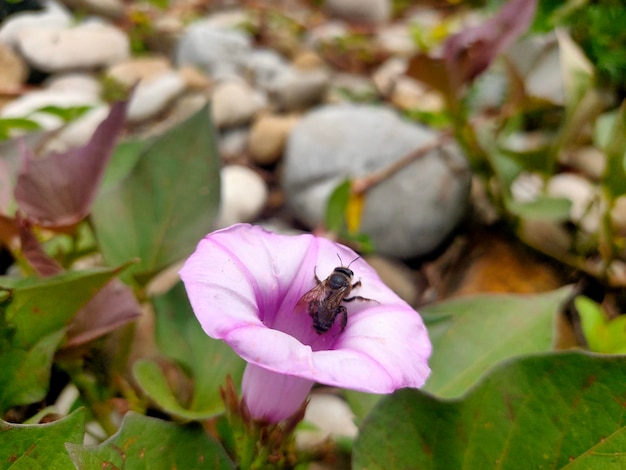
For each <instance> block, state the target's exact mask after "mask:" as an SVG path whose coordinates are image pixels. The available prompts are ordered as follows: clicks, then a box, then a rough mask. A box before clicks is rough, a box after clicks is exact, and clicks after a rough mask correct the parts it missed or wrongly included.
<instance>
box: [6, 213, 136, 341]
mask: <svg viewBox="0 0 626 470" xmlns="http://www.w3.org/2000/svg"><path fill="white" fill-rule="evenodd" d="M18 224H19V229H20V242H21V246H22V254H23V255H24V257H25V258H26V260H27V261H28V262H29V263H30V265H31V266H32V267H33V268H34V269H35V271H36V272H37V274H39V275H40V276H43V277H48V276H54V275H57V274H61V273H63V272H64V271H65V270H64V269H63V267H62V266H61V265H60V264H59V263H57V262H56V260H54V259H53V258H51V257H50V256H48V255H47V254H46V253H45V252H44V250H43V249H42V247H41V244H40V243H39V240H37V238H36V237H35V235H34V234H33V232H32V231H31V230H30V223H29V222H28V221H27V220H24V219H21V218H19V217H18ZM139 315H141V306H140V305H139V302H137V299H136V298H135V296H134V295H133V292H132V290H131V289H130V288H129V287H127V286H126V285H124V284H123V283H122V282H121V281H119V280H118V279H113V280H111V281H110V282H109V283H108V284H106V285H105V286H104V287H102V289H101V290H99V291H98V292H97V293H96V294H95V295H94V296H93V297H92V298H91V300H89V302H87V303H86V304H85V305H84V307H82V308H81V309H80V310H79V311H78V313H77V314H76V316H75V317H74V318H73V319H72V321H71V323H70V324H69V327H68V330H67V342H66V343H65V344H64V347H66V348H68V347H73V346H78V345H80V344H84V343H87V342H89V341H92V340H94V339H96V338H99V337H100V336H103V335H105V334H107V333H110V332H112V331H113V330H115V329H117V328H119V327H120V326H122V325H125V324H126V323H129V322H131V321H133V320H134V319H135V318H137V317H138V316H139Z"/></svg>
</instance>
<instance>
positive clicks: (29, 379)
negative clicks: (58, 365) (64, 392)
mask: <svg viewBox="0 0 626 470" xmlns="http://www.w3.org/2000/svg"><path fill="white" fill-rule="evenodd" d="M64 335H65V330H59V331H57V332H55V333H52V334H51V335H48V336H44V337H43V338H42V339H41V340H39V341H38V342H37V343H35V344H34V345H33V346H32V347H31V348H29V349H22V348H13V349H8V350H6V351H3V352H2V353H0V414H2V413H3V412H4V411H6V410H8V409H9V408H11V407H12V406H17V405H30V404H31V403H36V402H38V401H41V400H43V399H44V398H45V396H46V394H47V393H48V387H49V384H50V369H51V367H52V360H53V358H54V353H55V352H56V350H57V346H58V345H59V343H60V342H61V340H62V339H63V336H64ZM0 436H1V434H0Z"/></svg>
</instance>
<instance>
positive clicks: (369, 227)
mask: <svg viewBox="0 0 626 470" xmlns="http://www.w3.org/2000/svg"><path fill="white" fill-rule="evenodd" d="M435 137H436V134H435V133H434V132H432V131H430V130H428V129H426V128H423V127H420V126H417V125H413V124H410V123H408V122H405V121H402V120H401V119H400V118H399V117H398V116H397V115H396V114H395V113H394V112H392V111H390V110H389V109H386V108H378V107H373V106H356V105H329V106H325V107H323V108H320V109H318V110H316V111H313V112H311V113H309V114H308V115H306V116H305V117H304V118H303V119H302V120H301V121H300V122H299V123H298V125H296V127H295V128H294V129H293V130H292V132H291V135H290V136H289V139H288V142H287V147H286V152H285V156H284V159H285V168H284V173H283V187H284V189H285V193H286V200H287V204H288V205H289V207H290V209H291V210H292V211H293V213H294V214H295V215H296V216H297V217H298V218H299V219H300V220H302V221H303V222H305V223H306V224H308V225H309V226H310V227H316V226H318V225H319V224H321V223H322V221H323V219H324V212H325V208H326V203H327V200H328V197H329V195H330V193H331V192H332V190H333V189H334V188H335V187H336V186H337V185H338V184H339V183H340V182H341V181H342V180H344V179H345V178H354V177H362V176H365V175H369V174H371V173H372V172H375V171H377V170H380V169H382V168H386V167H387V166H388V165H390V164H391V163H393V162H395V161H397V160H398V159H400V158H402V157H403V156H405V155H406V154H407V153H409V152H411V151H414V150H416V149H418V148H420V147H422V146H424V145H427V144H429V143H431V142H432V141H433V139H434V138H435ZM469 186H470V172H469V169H468V167H467V163H466V161H465V159H464V158H463V156H462V155H461V153H460V151H459V150H458V148H457V147H456V146H453V145H446V146H445V147H443V148H441V149H439V150H435V151H432V152H430V153H428V154H427V155H426V156H424V157H422V158H420V159H418V160H417V161H414V162H413V163H411V164H410V165H408V166H407V167H405V168H404V169H402V170H401V171H400V172H397V173H396V174H394V175H393V176H392V177H390V178H388V179H387V180H385V181H383V182H382V183H380V184H379V185H377V186H375V187H374V188H372V189H371V190H370V191H369V192H368V193H367V196H366V202H365V208H364V213H363V220H362V226H361V231H362V232H363V233H365V234H367V235H369V236H370V237H371V238H372V240H373V242H374V244H375V247H376V249H377V251H378V252H379V253H381V254H387V255H390V256H396V257H402V258H408V257H413V256H419V255H423V254H426V253H428V252H429V251H431V250H433V249H434V248H436V247H437V245H438V244H439V243H441V242H442V241H443V240H444V238H445V237H446V236H447V235H448V234H449V233H450V232H451V231H452V229H453V228H454V227H455V226H456V224H457V223H458V222H459V221H460V219H461V218H462V217H463V214H464V211H465V208H466V205H467V200H468V192H469Z"/></svg>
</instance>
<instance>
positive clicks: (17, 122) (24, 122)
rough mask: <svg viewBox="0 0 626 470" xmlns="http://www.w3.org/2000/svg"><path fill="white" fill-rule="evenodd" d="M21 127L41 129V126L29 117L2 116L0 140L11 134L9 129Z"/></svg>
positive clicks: (0, 120)
mask: <svg viewBox="0 0 626 470" xmlns="http://www.w3.org/2000/svg"><path fill="white" fill-rule="evenodd" d="M13 129H22V130H25V131H30V132H33V131H36V130H39V129H41V126H40V125H39V124H38V123H37V122H35V121H31V120H30V119H24V118H2V119H0V141H2V140H6V139H8V138H9V137H10V135H11V130H13Z"/></svg>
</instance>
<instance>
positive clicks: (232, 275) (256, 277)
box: [180, 224, 431, 422]
mask: <svg viewBox="0 0 626 470" xmlns="http://www.w3.org/2000/svg"><path fill="white" fill-rule="evenodd" d="M338 255H339V257H341V259H342V260H343V263H344V265H347V264H348V263H350V262H352V263H351V265H350V270H352V271H353V272H354V279H353V282H356V281H358V280H360V281H361V282H362V285H361V287H358V288H356V289H354V291H353V292H352V293H351V294H350V295H351V296H353V295H357V296H363V297H365V298H369V299H374V300H376V302H365V301H359V300H355V301H352V302H349V303H343V304H342V305H345V306H346V308H347V309H348V323H347V326H346V328H345V330H343V331H342V330H341V316H339V317H337V319H336V321H335V323H334V325H333V326H332V328H331V329H330V330H329V331H327V332H325V333H322V334H318V333H317V332H316V331H315V329H314V327H313V320H312V318H311V316H310V315H309V314H308V311H307V308H306V307H305V308H298V309H295V307H296V304H297V303H298V300H299V299H300V298H301V297H302V295H303V294H305V293H306V292H308V291H309V290H310V289H311V288H313V287H314V286H315V285H316V283H315V278H314V270H316V271H317V275H318V277H319V278H320V279H321V280H324V279H325V278H326V277H327V276H328V275H329V274H330V273H331V272H332V271H333V269H334V268H335V267H337V266H339V264H340V263H339V259H338V257H337V256H338ZM357 256H358V255H357V254H356V253H355V252H354V251H352V250H351V249H349V248H347V247H345V246H343V245H339V244H336V243H334V242H332V241H330V240H327V239H325V238H319V237H315V236H313V235H309V234H306V235H298V236H286V235H277V234H274V233H271V232H268V231H266V230H264V229H263V228H261V227H256V226H251V225H247V224H239V225H234V226H232V227H229V228H227V229H224V230H219V231H217V232H213V233H211V234H209V235H207V236H206V237H205V238H204V239H203V240H201V241H200V243H199V245H198V247H197V248H196V251H195V253H194V254H192V255H191V256H190V257H189V259H188V260H187V261H186V263H185V265H184V266H183V268H182V270H181V271H180V275H181V278H182V279H183V282H184V284H185V287H186V289H187V294H188V296H189V299H190V302H191V305H192V307H193V310H194V312H195V314H196V316H197V317H198V320H199V321H200V324H201V325H202V328H203V329H204V331H205V332H206V333H207V335H209V336H210V337H212V338H215V339H221V340H224V341H226V342H227V343H228V344H229V345H230V346H231V347H232V348H233V349H234V350H235V352H237V354H239V355H240V356H241V357H242V358H244V359H245V360H246V361H247V362H248V366H247V367H246V370H245V372H244V377H243V387H242V388H243V397H244V400H245V401H246V404H247V405H248V408H249V409H250V413H251V415H252V416H253V417H254V418H256V419H266V420H268V421H271V422H278V421H280V420H282V419H285V418H287V417H289V416H291V415H292V414H293V413H294V412H295V411H296V410H297V409H298V408H299V407H300V406H301V405H302V403H303V402H304V400H305V399H306V397H307V395H308V393H309V391H310V389H311V387H312V385H313V383H314V382H319V383H322V384H326V385H332V386H337V387H342V388H349V389H354V390H361V391H365V392H370V393H390V392H392V391H394V390H396V389H398V388H402V387H420V386H422V385H423V384H424V382H425V381H426V378H427V377H428V374H429V373H430V369H429V367H428V363H427V359H428V357H429V355H430V351H431V346H430V341H429V339H428V333H427V331H426V328H425V327H424V324H423V322H422V319H421V318H420V316H419V314H418V313H417V312H415V310H413V309H412V308H411V307H410V306H409V305H408V304H407V303H406V302H404V301H403V300H401V299H400V298H399V297H398V296H397V295H396V294H395V293H393V292H392V291H391V290H390V289H389V288H388V287H387V286H385V284H383V282H382V281H381V280H380V278H379V277H378V275H377V274H376V272H375V271H374V269H373V268H372V267H370V266H369V265H368V264H367V263H366V262H365V261H364V260H363V259H360V258H359V259H356V260H355V258H357ZM353 260H355V261H353Z"/></svg>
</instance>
